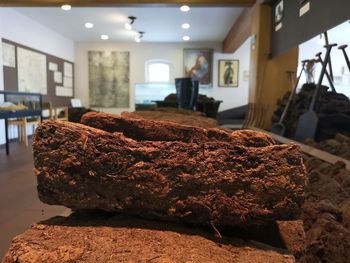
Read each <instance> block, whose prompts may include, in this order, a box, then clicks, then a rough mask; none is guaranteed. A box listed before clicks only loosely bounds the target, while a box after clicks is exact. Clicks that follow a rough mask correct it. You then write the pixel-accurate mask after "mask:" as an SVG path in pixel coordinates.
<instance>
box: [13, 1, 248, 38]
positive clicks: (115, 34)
mask: <svg viewBox="0 0 350 263" xmlns="http://www.w3.org/2000/svg"><path fill="white" fill-rule="evenodd" d="M15 10H17V11H19V12H20V13H22V14H23V15H26V16H28V17H30V18H32V19H33V20H36V21H37V22H39V23H41V24H43V25H46V26H47V27H49V28H51V29H53V30H55V31H57V32H59V33H60V34H62V35H64V36H66V37H68V38H70V39H72V40H74V41H100V35H101V34H107V35H109V37H110V40H112V41H123V42H128V41H130V42H131V41H134V35H133V34H134V33H132V32H130V31H127V30H126V29H124V23H125V22H127V21H128V18H127V17H128V16H136V17H137V19H136V21H135V23H134V25H133V26H134V29H135V30H137V31H144V32H145V35H144V37H143V39H142V41H144V42H182V36H183V35H189V36H190V37H191V40H190V42H218V41H220V42H221V41H223V40H224V38H225V36H226V35H227V33H228V31H229V30H230V28H231V27H232V25H233V24H234V22H235V21H236V19H237V18H238V16H239V15H240V13H241V12H242V10H243V9H242V8H234V7H193V8H191V10H190V11H189V12H187V13H184V12H181V11H180V10H179V8H178V7H160V8H159V7H158V8H154V7H143V8H140V7H139V8H137V7H133V8H130V7H120V8H115V7H110V8H74V7H73V8H72V9H71V10H70V11H63V10H61V9H60V8H15ZM85 22H92V23H94V25H95V26H94V28H93V29H89V30H88V29H86V28H85V27H84V23H85ZM185 22H186V23H190V24H191V28H190V29H188V30H184V29H182V28H181V25H182V24H183V23H185Z"/></svg>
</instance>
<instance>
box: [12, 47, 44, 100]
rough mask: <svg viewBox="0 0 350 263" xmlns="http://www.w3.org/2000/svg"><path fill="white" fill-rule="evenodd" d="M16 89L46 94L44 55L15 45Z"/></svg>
mask: <svg viewBox="0 0 350 263" xmlns="http://www.w3.org/2000/svg"><path fill="white" fill-rule="evenodd" d="M17 63H18V65H17V67H18V70H17V72H18V73H17V74H18V91H22V92H35V93H41V94H43V95H46V94H47V69H46V56H45V55H43V54H40V53H38V52H34V51H31V50H29V49H25V48H21V47H17Z"/></svg>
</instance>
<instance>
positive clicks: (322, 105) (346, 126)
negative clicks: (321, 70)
mask: <svg viewBox="0 0 350 263" xmlns="http://www.w3.org/2000/svg"><path fill="white" fill-rule="evenodd" d="M328 90H329V88H328V87H326V86H321V90H320V93H319V97H318V100H317V103H316V106H315V111H316V112H317V114H318V117H319V122H318V127H317V131H316V135H315V139H316V141H322V140H325V139H330V138H333V137H334V136H335V135H336V134H337V133H342V134H344V135H350V100H349V98H348V97H346V96H345V95H344V94H340V93H335V92H331V91H328ZM314 91H315V84H304V85H303V87H302V89H301V90H300V92H299V93H297V94H296V95H295V96H294V98H293V100H292V102H291V105H290V108H289V110H288V112H287V115H286V117H285V120H284V122H283V124H284V125H285V127H286V132H285V134H284V135H285V136H286V137H289V138H293V137H294V134H295V130H296V126H297V123H298V120H299V117H300V116H301V115H302V114H303V113H305V112H307V111H308V110H309V106H310V103H311V98H312V95H313V94H314ZM289 95H290V92H287V93H286V94H285V95H284V96H283V97H282V98H281V99H280V100H279V101H278V102H277V110H276V111H275V112H274V115H273V117H272V122H273V123H276V122H278V121H279V119H280V116H281V115H282V112H283V110H284V108H285V106H286V104H287V101H288V98H289Z"/></svg>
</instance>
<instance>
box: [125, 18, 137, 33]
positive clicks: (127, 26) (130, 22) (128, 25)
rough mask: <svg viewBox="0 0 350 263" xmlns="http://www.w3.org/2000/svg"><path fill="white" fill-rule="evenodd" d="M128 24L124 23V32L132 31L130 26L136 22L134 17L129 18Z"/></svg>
mask: <svg viewBox="0 0 350 263" xmlns="http://www.w3.org/2000/svg"><path fill="white" fill-rule="evenodd" d="M128 18H129V20H130V21H129V22H128V23H125V24H124V26H125V29H126V30H131V29H132V24H133V23H134V22H135V20H136V17H135V16H129V17H128Z"/></svg>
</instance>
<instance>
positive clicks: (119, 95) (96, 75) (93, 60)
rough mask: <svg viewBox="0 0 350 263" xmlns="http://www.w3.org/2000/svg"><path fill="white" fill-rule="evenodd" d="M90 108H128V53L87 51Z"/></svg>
mask: <svg viewBox="0 0 350 263" xmlns="http://www.w3.org/2000/svg"><path fill="white" fill-rule="evenodd" d="M88 59H89V91H90V107H98V108H129V98H130V80H129V52H118V51H111V52H108V51H89V52H88Z"/></svg>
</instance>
